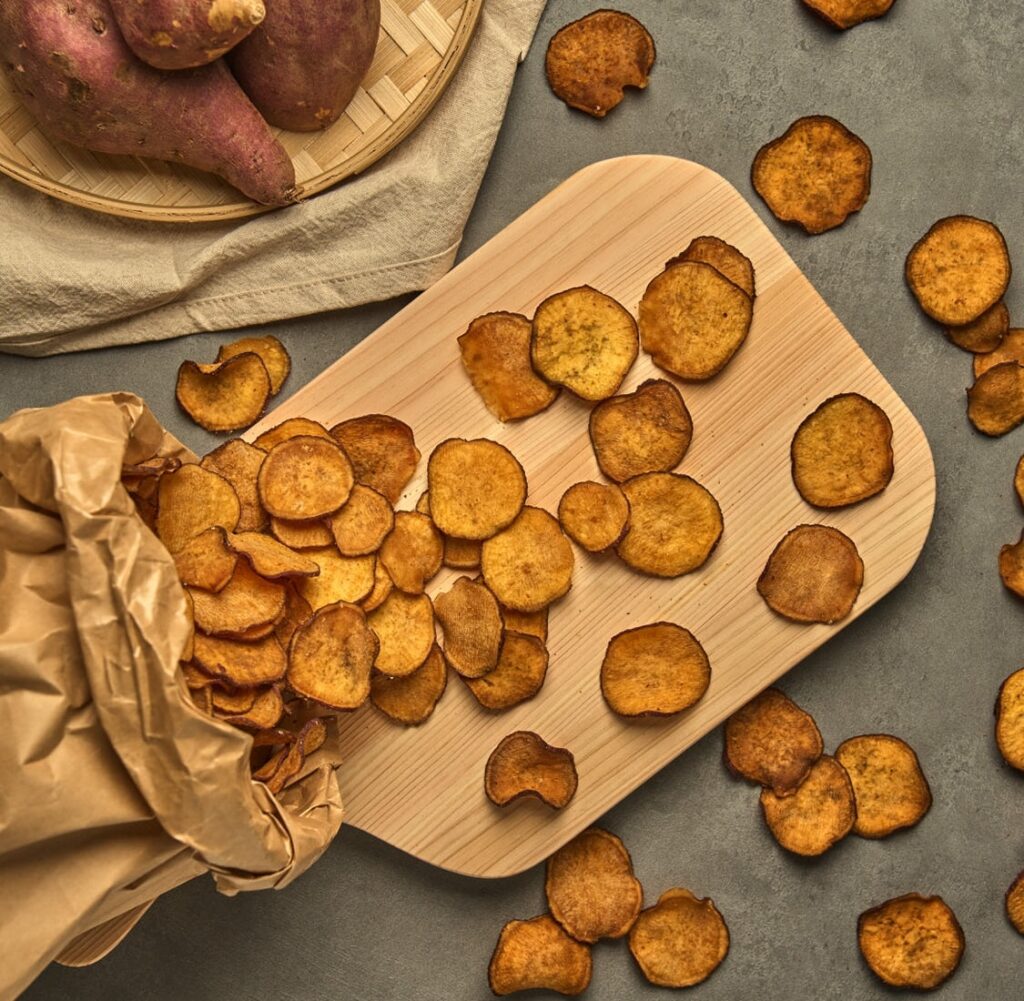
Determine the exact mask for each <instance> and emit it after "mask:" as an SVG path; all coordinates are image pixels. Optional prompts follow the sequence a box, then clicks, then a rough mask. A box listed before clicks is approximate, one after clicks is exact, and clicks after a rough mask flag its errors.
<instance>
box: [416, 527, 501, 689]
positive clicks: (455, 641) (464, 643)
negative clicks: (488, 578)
mask: <svg viewBox="0 0 1024 1001" xmlns="http://www.w3.org/2000/svg"><path fill="white" fill-rule="evenodd" d="M419 517H423V516H422V515H419ZM434 614H435V615H436V616H437V621H438V622H439V623H440V624H441V631H442V632H443V633H444V656H445V659H446V660H447V661H448V663H449V664H451V666H452V667H453V668H454V669H455V670H456V671H457V672H458V673H459V674H461V675H462V676H463V677H464V678H479V677H481V676H483V675H485V674H487V673H488V672H489V671H493V670H494V668H495V667H496V666H497V663H498V653H499V652H500V650H501V638H502V624H501V612H500V611H499V610H498V602H497V600H496V599H495V597H494V595H493V594H491V592H490V591H489V590H488V589H487V587H486V586H485V585H483V584H481V583H479V582H477V581H473V580H470V579H469V578H468V577H460V578H459V579H458V580H457V581H455V583H454V584H452V586H451V587H450V588H449V589H448V590H447V591H445V592H444V593H443V594H439V595H438V596H437V597H436V598H435V599H434Z"/></svg>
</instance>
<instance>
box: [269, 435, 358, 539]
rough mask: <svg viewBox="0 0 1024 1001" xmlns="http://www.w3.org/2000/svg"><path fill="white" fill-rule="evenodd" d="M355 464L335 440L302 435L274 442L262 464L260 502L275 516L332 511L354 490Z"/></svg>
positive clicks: (296, 516) (307, 515)
mask: <svg viewBox="0 0 1024 1001" xmlns="http://www.w3.org/2000/svg"><path fill="white" fill-rule="evenodd" d="M352 483H353V476H352V463H350V462H349V461H348V456H347V455H345V453H344V452H343V451H342V450H341V449H340V448H339V447H338V446H337V445H336V444H335V443H334V442H332V441H326V440H325V439H323V438H314V437H313V436H312V435H299V436H298V437H297V438H288V439H286V440H285V441H282V442H280V443H279V444H277V445H275V446H274V447H273V448H272V449H271V450H270V451H269V452H268V453H267V457H266V459H264V460H263V465H262V466H260V472H259V476H258V477H257V479H256V486H257V488H258V490H259V493H260V503H262V505H263V507H264V508H265V509H266V510H267V511H269V512H270V514H271V515H273V517H275V518H290V519H293V520H302V519H308V518H322V517H323V516H324V515H327V514H333V513H334V512H335V511H337V510H338V508H339V507H341V505H342V504H344V503H345V501H347V500H348V495H349V494H350V493H351V492H352Z"/></svg>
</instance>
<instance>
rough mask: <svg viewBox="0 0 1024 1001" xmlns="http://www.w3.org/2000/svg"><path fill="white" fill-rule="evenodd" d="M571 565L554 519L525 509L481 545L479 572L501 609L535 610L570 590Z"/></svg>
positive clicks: (567, 547)
mask: <svg viewBox="0 0 1024 1001" xmlns="http://www.w3.org/2000/svg"><path fill="white" fill-rule="evenodd" d="M432 503H433V502H432ZM574 562H575V557H574V556H573V552H572V544H571V543H570V542H569V540H568V539H567V538H566V537H565V536H564V535H563V534H562V529H561V527H560V526H559V524H558V521H557V520H556V519H555V518H553V517H551V515H550V514H548V513H547V511H542V510H541V509H540V508H538V507H524V508H523V510H522V511H521V512H520V514H519V517H518V518H516V520H515V521H514V522H512V524H511V525H509V527H508V528H506V529H505V530H504V531H502V532H499V533H498V534H497V535H496V536H494V538H492V539H488V540H487V541H486V542H485V543H484V548H483V551H482V553H481V556H480V569H481V570H482V571H483V577H484V581H485V582H486V583H487V586H488V587H489V588H490V589H491V592H492V593H493V594H494V596H495V597H496V598H497V599H498V601H500V602H501V603H502V604H503V605H507V606H508V607H509V608H514V609H516V610H517V611H520V612H538V611H540V610H541V609H542V608H545V607H546V606H547V605H550V604H551V602H553V601H555V600H557V599H558V598H561V597H562V595H564V594H566V593H567V592H568V590H569V588H570V587H571V586H572V570H573V564H574Z"/></svg>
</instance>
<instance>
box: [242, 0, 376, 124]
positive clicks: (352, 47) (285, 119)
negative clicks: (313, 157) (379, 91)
mask: <svg viewBox="0 0 1024 1001" xmlns="http://www.w3.org/2000/svg"><path fill="white" fill-rule="evenodd" d="M269 8H270V9H269V10H268V11H267V17H266V20H265V21H264V22H263V24H261V25H260V26H259V28H257V29H256V30H255V31H254V32H253V33H252V34H251V35H250V36H249V37H248V38H247V39H246V40H245V41H244V42H242V44H241V45H239V46H238V47H237V48H235V49H233V50H232V52H231V55H230V56H229V57H228V58H229V60H230V62H231V69H232V70H233V71H234V74H235V76H236V77H237V78H238V82H239V83H240V84H241V85H242V88H243V90H245V92H246V93H247V94H248V95H249V97H250V99H251V100H252V103H253V104H255V105H256V107H257V108H259V109H260V111H261V112H262V114H263V117H264V118H266V120H267V121H268V122H270V124H271V125H276V126H278V127H279V128H282V129H292V130H294V131H296V132H315V131H316V130H317V129H325V128H327V126H328V125H330V124H331V123H332V122H335V121H337V120H338V118H339V116H340V115H341V113H342V112H343V111H344V110H345V108H346V107H348V103H349V101H351V100H352V97H353V96H354V95H355V92H356V89H357V88H358V87H359V84H360V83H362V80H363V77H364V76H365V75H366V71H367V70H368V69H369V68H370V63H371V62H372V61H373V54H374V52H375V51H376V49H377V36H378V34H379V33H380V0H333V2H332V3H329V4H324V3H319V2H317V0H274V3H272V4H270V5H269Z"/></svg>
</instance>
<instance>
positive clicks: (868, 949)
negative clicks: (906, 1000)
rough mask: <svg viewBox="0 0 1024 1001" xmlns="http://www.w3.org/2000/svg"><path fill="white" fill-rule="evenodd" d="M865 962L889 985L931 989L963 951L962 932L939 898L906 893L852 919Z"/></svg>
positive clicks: (945, 976) (950, 970) (947, 974)
mask: <svg viewBox="0 0 1024 1001" xmlns="http://www.w3.org/2000/svg"><path fill="white" fill-rule="evenodd" d="M857 944H858V945H859V946H860V953H861V955H862V956H863V957H864V960H865V962H867V964H868V966H869V967H871V972H872V973H874V974H876V975H877V976H878V977H879V978H880V979H881V980H883V981H884V982H885V983H887V984H888V985H889V986H890V987H905V988H906V987H909V988H912V989H914V990H919V991H930V990H934V989H935V988H936V987H938V986H939V985H940V984H942V983H944V982H945V981H946V980H948V979H949V978H950V977H951V976H952V975H953V974H954V973H955V972H956V968H957V967H958V966H959V965H960V959H961V957H962V956H963V954H964V933H963V929H962V928H961V927H960V923H959V922H958V921H957V919H956V915H955V914H954V913H953V910H952V908H951V907H950V906H949V904H947V903H946V902H945V901H944V900H943V899H942V898H941V897H922V896H921V894H919V893H908V894H906V895H905V896H902V897H894V898H893V899H892V900H887V901H886V902H885V903H884V904H879V905H878V906H877V907H872V908H871V909H870V910H868V911H865V912H864V913H863V914H862V915H861V916H860V917H859V918H858V919H857Z"/></svg>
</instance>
